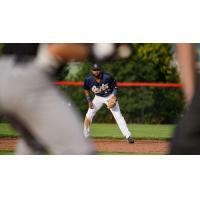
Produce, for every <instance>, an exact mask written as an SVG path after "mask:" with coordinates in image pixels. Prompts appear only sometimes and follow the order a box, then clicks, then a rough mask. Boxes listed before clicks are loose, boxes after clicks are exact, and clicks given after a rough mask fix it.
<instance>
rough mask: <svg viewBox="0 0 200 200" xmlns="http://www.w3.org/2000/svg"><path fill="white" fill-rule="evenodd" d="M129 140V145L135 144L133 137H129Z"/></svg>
mask: <svg viewBox="0 0 200 200" xmlns="http://www.w3.org/2000/svg"><path fill="white" fill-rule="evenodd" d="M127 140H128V143H130V144H131V143H134V139H133V137H131V136H129V137H128V139H127Z"/></svg>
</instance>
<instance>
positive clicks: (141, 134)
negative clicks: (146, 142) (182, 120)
mask: <svg viewBox="0 0 200 200" xmlns="http://www.w3.org/2000/svg"><path fill="white" fill-rule="evenodd" d="M128 127H129V130H130V131H131V132H132V133H133V136H134V138H135V139H155V140H168V139H170V138H171V136H172V133H173V129H174V125H148V124H129V125H128ZM91 136H92V137H94V138H114V139H121V138H124V137H123V135H122V134H121V132H120V130H119V128H118V126H117V125H116V124H93V125H92V127H91Z"/></svg>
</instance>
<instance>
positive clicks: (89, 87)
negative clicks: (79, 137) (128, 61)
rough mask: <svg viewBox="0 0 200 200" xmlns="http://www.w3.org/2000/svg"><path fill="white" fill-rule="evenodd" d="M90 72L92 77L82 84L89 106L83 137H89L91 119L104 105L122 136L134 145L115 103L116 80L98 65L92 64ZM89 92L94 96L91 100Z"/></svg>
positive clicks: (116, 102) (117, 104)
mask: <svg viewBox="0 0 200 200" xmlns="http://www.w3.org/2000/svg"><path fill="white" fill-rule="evenodd" d="M91 72H92V75H90V76H88V77H86V79H85V82H84V92H85V96H86V99H87V101H88V105H89V109H88V111H87V113H86V116H85V120H84V130H83V134H84V136H85V137H86V138H87V137H89V135H90V126H91V123H92V119H93V117H94V116H95V114H96V112H97V111H98V110H99V109H100V108H101V107H102V106H103V104H106V106H107V108H108V109H109V110H110V111H111V113H112V115H113V116H114V118H115V120H116V122H117V124H118V126H119V128H120V130H121V132H122V134H123V136H124V137H125V138H126V139H127V140H128V142H129V143H134V140H133V137H132V135H131V133H130V131H129V130H128V127H127V124H126V122H125V120H124V117H123V116H122V114H121V111H120V107H119V103H118V101H117V83H116V80H115V79H113V77H112V76H111V75H110V74H108V73H105V72H103V71H102V70H101V66H100V64H94V65H93V66H92V71H91ZM90 92H92V93H94V94H95V97H94V99H93V100H92V98H91V97H90Z"/></svg>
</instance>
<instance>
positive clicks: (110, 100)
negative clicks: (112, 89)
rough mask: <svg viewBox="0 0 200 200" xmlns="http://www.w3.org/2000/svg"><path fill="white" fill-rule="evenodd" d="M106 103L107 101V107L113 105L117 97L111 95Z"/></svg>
mask: <svg viewBox="0 0 200 200" xmlns="http://www.w3.org/2000/svg"><path fill="white" fill-rule="evenodd" d="M107 103H108V105H107V107H108V109H111V108H113V107H115V105H116V103H117V97H116V96H112V97H111V98H110V99H108V101H107Z"/></svg>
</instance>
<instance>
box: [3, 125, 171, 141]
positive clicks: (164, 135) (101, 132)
mask: <svg viewBox="0 0 200 200" xmlns="http://www.w3.org/2000/svg"><path fill="white" fill-rule="evenodd" d="M128 127H129V129H130V131H131V132H132V133H133V135H134V137H135V139H157V140H159V139H160V140H168V139H170V138H171V135H172V133H173V129H174V125H148V124H129V125H128ZM16 136H17V134H16V132H15V130H13V129H12V128H10V126H9V125H8V124H7V123H0V137H16ZM91 136H92V137H93V138H113V139H122V138H124V137H123V135H122V134H121V132H120V130H119V128H118V126H117V124H95V123H94V124H92V127H91Z"/></svg>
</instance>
